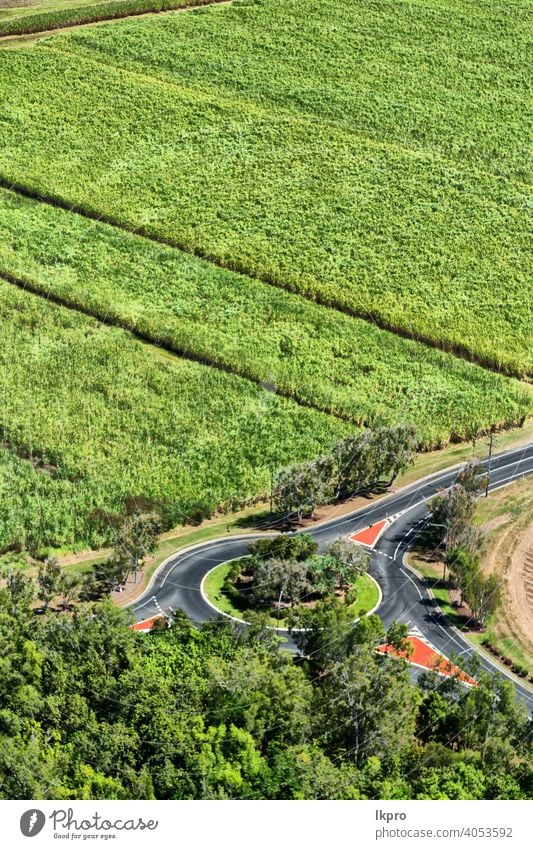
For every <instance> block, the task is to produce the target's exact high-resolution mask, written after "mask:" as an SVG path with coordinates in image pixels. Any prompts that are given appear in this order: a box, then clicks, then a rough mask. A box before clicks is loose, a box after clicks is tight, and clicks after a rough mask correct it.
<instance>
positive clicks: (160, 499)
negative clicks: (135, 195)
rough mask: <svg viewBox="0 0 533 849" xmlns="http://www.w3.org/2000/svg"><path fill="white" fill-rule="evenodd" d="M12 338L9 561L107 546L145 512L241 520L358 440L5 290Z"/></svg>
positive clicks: (7, 398) (169, 517) (1, 390)
mask: <svg viewBox="0 0 533 849" xmlns="http://www.w3.org/2000/svg"><path fill="white" fill-rule="evenodd" d="M0 333H1V338H2V345H1V346H0V397H1V398H2V405H1V411H0V446H1V456H0V499H1V503H2V510H1V511H0V549H4V548H6V547H7V546H9V545H14V544H26V545H28V546H29V547H30V548H35V547H38V546H41V545H47V544H55V545H67V544H72V543H73V542H75V541H78V542H80V541H81V542H85V543H87V544H89V545H98V544H101V543H102V542H104V541H105V540H106V539H109V536H110V533H111V530H110V514H116V513H120V512H121V511H123V510H124V509H125V508H126V507H127V505H128V504H130V505H131V504H132V503H139V504H140V505H143V506H144V505H146V504H155V505H158V506H159V507H160V509H161V510H162V512H163V516H164V520H165V524H166V525H167V527H168V526H172V525H175V524H176V523H178V522H179V521H184V520H187V519H189V520H190V519H191V518H199V517H201V516H205V515H210V514H211V513H212V511H213V510H215V508H217V507H222V508H235V507H236V506H237V505H240V504H244V503H247V502H250V501H252V500H253V499H255V498H257V497H258V496H260V495H265V494H266V493H268V487H269V482H270V472H271V469H273V468H277V467H279V466H282V465H284V464H286V463H287V462H290V461H292V460H293V458H294V457H295V456H296V457H300V458H303V457H312V456H314V455H316V454H317V453H320V452H322V451H324V450H327V449H328V448H329V447H330V446H331V445H332V444H333V443H334V442H335V441H336V440H338V439H339V438H340V437H341V436H342V435H343V434H345V433H346V432H347V431H348V430H349V428H348V426H347V425H346V424H345V423H342V422H340V421H339V420H338V419H336V418H334V417H331V416H326V415H324V414H321V413H317V412H315V411H313V410H308V409H304V408H302V407H300V406H298V405H297V404H294V403H293V402H291V401H288V400H285V399H283V398H280V397H278V396H276V395H275V394H274V393H272V392H269V391H266V390H264V389H261V388H260V387H258V386H256V385H255V384H253V383H250V382H249V381H246V380H243V379H241V378H237V377H234V376H233V375H229V374H225V373H222V372H220V371H217V370H216V369H212V368H208V367H206V366H202V365H198V364H196V363H191V362H187V361H184V360H180V359H179V358H176V357H175V358H173V359H172V361H170V360H169V359H168V357H167V356H161V355H160V354H159V353H158V352H157V350H156V349H153V348H152V349H147V348H146V347H145V346H143V345H141V344H140V343H139V342H137V341H135V340H134V339H133V338H132V337H131V335H130V334H128V333H126V332H125V331H122V330H120V329H117V328H110V327H105V326H103V325H102V324H100V323H98V322H96V321H95V320H93V319H90V318H87V317H85V316H80V315H79V314H78V313H76V312H74V311H71V310H67V309H65V308H63V307H59V306H56V305H53V304H49V303H47V302H46V301H45V300H44V299H42V298H39V297H37V296H34V295H31V294H29V293H27V292H21V291H19V290H18V289H16V288H14V287H12V286H10V285H9V284H6V283H1V282H0Z"/></svg>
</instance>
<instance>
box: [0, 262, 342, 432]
mask: <svg viewBox="0 0 533 849" xmlns="http://www.w3.org/2000/svg"><path fill="white" fill-rule="evenodd" d="M0 280H3V281H4V282H5V283H9V284H10V285H12V286H16V287H17V288H18V289H21V290H22V291H25V292H31V294H32V295H37V296H38V297H40V298H43V299H45V300H46V301H48V302H51V303H53V304H56V305H57V306H60V307H64V308H65V309H68V310H72V311H73V312H76V313H79V314H80V315H85V316H87V317H89V318H94V319H96V320H97V321H99V322H100V323H101V324H104V325H107V326H108V327H116V328H119V329H120V330H125V331H126V332H129V333H131V334H132V336H134V337H135V338H136V339H138V340H140V341H141V342H143V343H144V344H146V345H149V346H151V347H155V348H157V349H159V350H162V351H166V352H167V353H168V354H171V355H173V356H176V357H179V358H180V359H184V360H189V361H190V362H193V363H198V364H199V365H203V366H207V367H209V368H215V369H218V370H219V371H222V372H224V373H225V374H231V375H234V376H235V377H242V378H243V379H245V380H249V381H251V382H252V383H255V384H257V385H258V386H260V387H261V388H262V389H264V390H265V391H267V392H272V393H273V394H274V395H280V396H281V397H282V398H287V399H288V400H290V401H294V402H295V403H297V404H298V405H300V406H301V407H307V408H308V409H310V410H315V411H317V412H319V413H326V414H328V415H333V416H335V417H336V418H338V419H341V420H343V421H346V422H353V421H354V419H353V417H352V416H350V415H348V414H345V413H343V412H342V411H332V410H331V409H327V408H325V407H324V408H322V407H320V406H319V405H317V404H312V403H311V402H310V401H308V400H307V399H306V398H303V397H301V396H300V395H298V393H293V392H290V391H287V390H286V389H284V388H283V387H280V386H278V385H275V386H274V385H273V386H269V384H268V383H267V382H265V381H262V380H259V379H258V378H257V376H256V375H254V374H253V373H252V372H249V371H248V370H247V369H239V368H237V365H236V364H235V366H232V367H230V366H229V365H225V364H224V363H220V362H216V361H215V360H211V359H209V358H208V357H203V356H201V355H200V354H196V353H195V352H194V351H191V350H190V349H189V350H185V348H179V347H178V346H176V345H174V344H173V343H172V342H170V341H169V340H167V339H161V340H157V341H156V340H155V339H154V338H153V337H151V336H149V335H148V334H144V333H142V332H141V331H140V330H138V329H137V328H135V327H134V326H132V325H130V324H128V323H127V322H126V321H123V320H120V319H119V318H118V317H114V316H109V315H107V316H103V315H101V313H99V312H98V310H96V309H92V308H91V307H89V306H87V305H84V304H80V303H79V302H78V301H74V300H69V299H68V298H66V297H65V296H61V295H56V294H54V293H53V292H51V291H50V290H49V289H44V288H41V287H40V286H37V285H36V284H35V283H32V282H31V281H30V280H24V279H22V278H20V277H16V276H15V275H14V274H10V273H9V272H8V271H3V270H0Z"/></svg>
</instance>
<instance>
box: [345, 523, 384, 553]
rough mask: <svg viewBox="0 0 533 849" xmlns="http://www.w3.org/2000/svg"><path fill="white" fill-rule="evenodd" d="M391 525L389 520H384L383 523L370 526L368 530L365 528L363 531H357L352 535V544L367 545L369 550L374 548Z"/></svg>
mask: <svg viewBox="0 0 533 849" xmlns="http://www.w3.org/2000/svg"><path fill="white" fill-rule="evenodd" d="M389 524H390V523H389V520H388V519H382V520H381V522H376V524H375V525H370V527H368V528H363V530H362V531H356V532H355V533H354V534H350V539H351V540H352V542H358V543H359V544H360V545H366V546H367V548H374V546H375V544H376V543H377V541H378V539H379V537H380V536H381V534H382V533H383V531H384V530H385V528H387V527H388V525H389Z"/></svg>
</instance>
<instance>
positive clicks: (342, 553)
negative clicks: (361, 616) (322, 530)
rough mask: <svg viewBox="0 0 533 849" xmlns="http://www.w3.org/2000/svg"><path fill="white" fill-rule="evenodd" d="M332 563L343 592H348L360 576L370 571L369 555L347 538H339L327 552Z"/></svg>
mask: <svg viewBox="0 0 533 849" xmlns="http://www.w3.org/2000/svg"><path fill="white" fill-rule="evenodd" d="M327 554H328V556H329V558H331V561H332V567H333V569H334V573H335V579H336V582H337V584H338V586H339V587H340V589H341V590H347V589H348V587H349V586H350V585H351V584H353V583H355V581H356V580H357V578H358V577H359V575H363V574H364V573H365V572H367V571H368V567H369V565H370V555H369V553H368V552H367V551H366V550H365V549H363V548H361V546H360V545H356V544H355V543H353V542H351V541H350V540H348V539H346V538H345V537H338V538H337V539H336V540H334V542H332V543H331V544H330V545H329V547H328V550H327Z"/></svg>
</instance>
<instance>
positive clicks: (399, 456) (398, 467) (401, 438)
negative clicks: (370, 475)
mask: <svg viewBox="0 0 533 849" xmlns="http://www.w3.org/2000/svg"><path fill="white" fill-rule="evenodd" d="M376 439H377V440H378V441H380V442H381V443H382V466H383V468H384V469H385V470H386V471H388V472H389V473H390V479H389V482H388V485H389V486H391V485H392V484H393V483H394V481H395V480H396V478H397V477H398V475H399V474H400V472H404V471H406V469H408V468H409V466H411V465H412V464H413V460H414V458H415V456H416V452H417V448H418V431H417V429H416V427H415V426H414V425H409V424H401V425H395V426H393V427H385V428H380V430H379V431H377V433H376Z"/></svg>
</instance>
